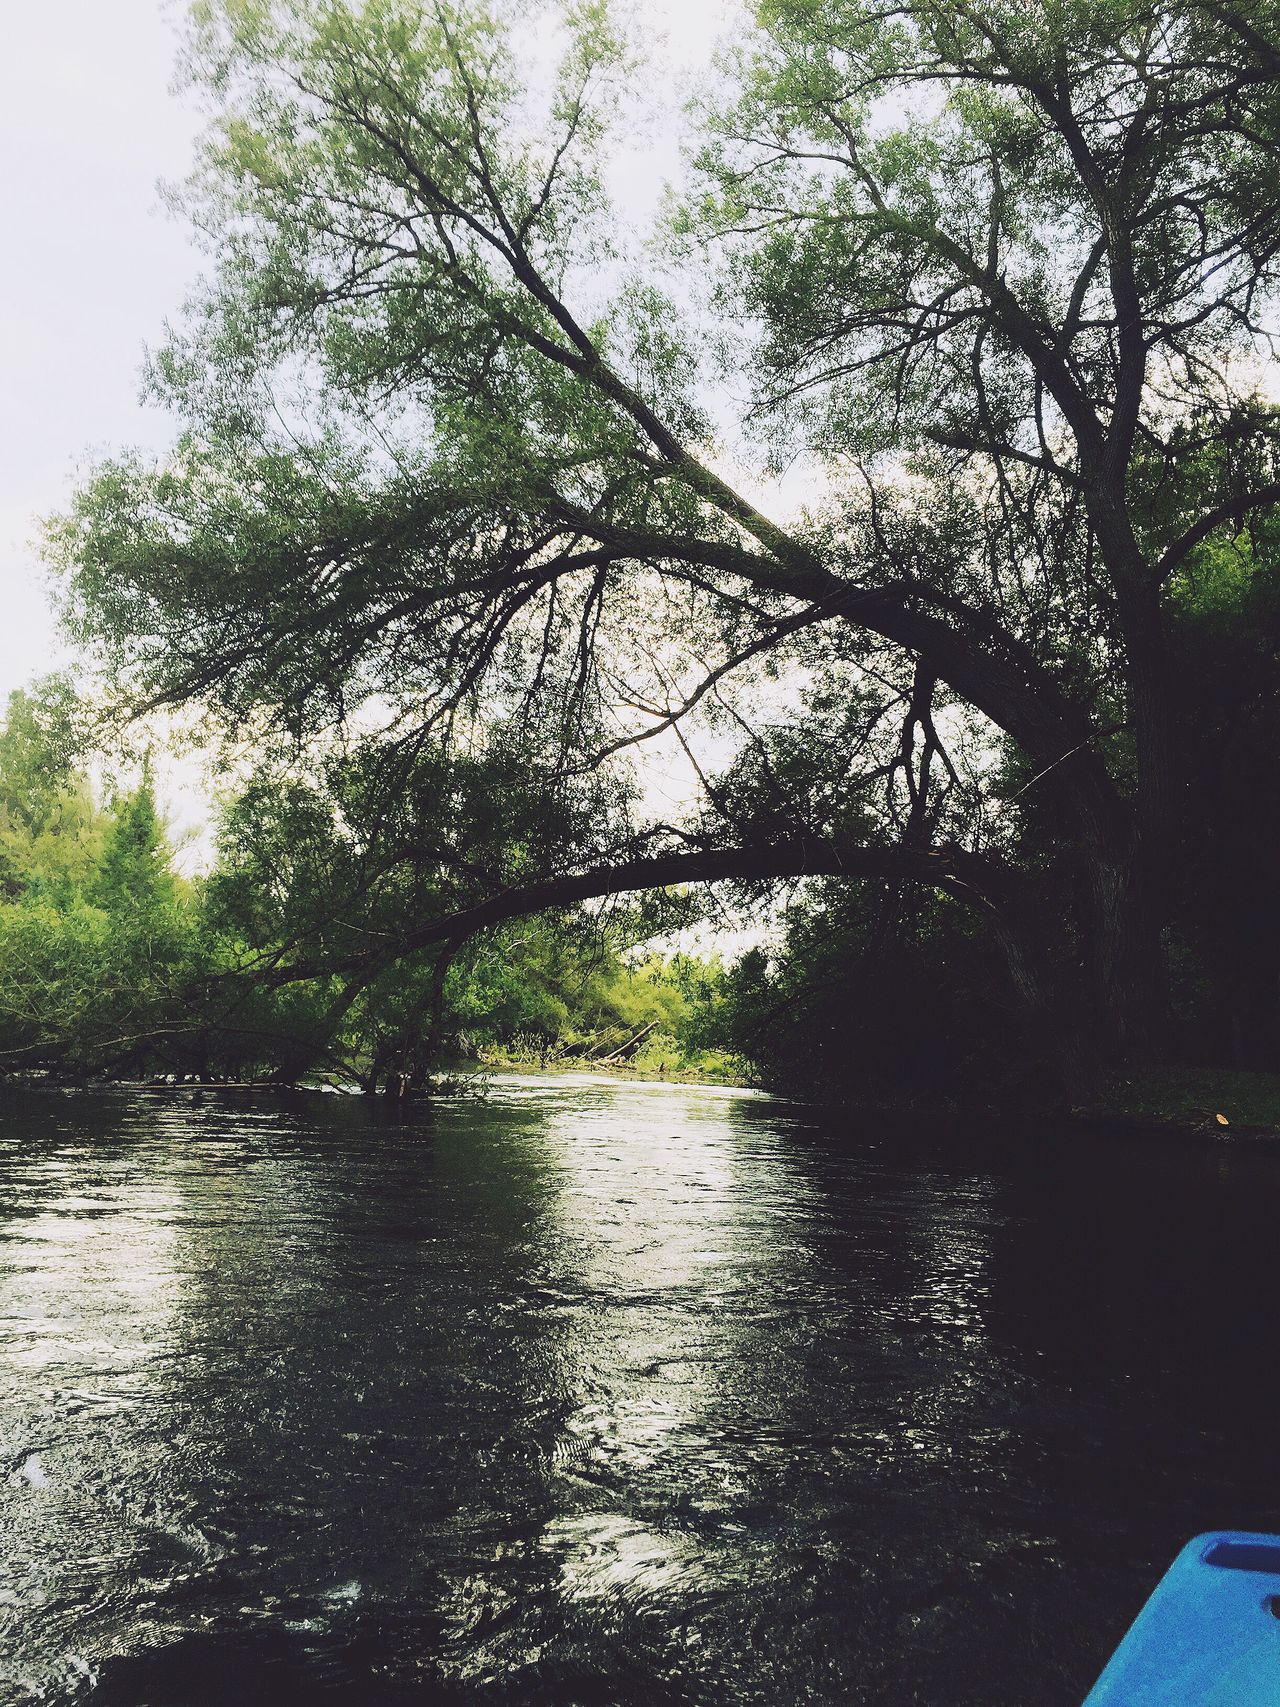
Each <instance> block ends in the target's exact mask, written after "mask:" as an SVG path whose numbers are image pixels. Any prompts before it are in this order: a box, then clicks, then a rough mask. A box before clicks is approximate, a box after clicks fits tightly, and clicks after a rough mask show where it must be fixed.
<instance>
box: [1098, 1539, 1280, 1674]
mask: <svg viewBox="0 0 1280 1707" xmlns="http://www.w3.org/2000/svg"><path fill="white" fill-rule="evenodd" d="M1084 1707H1280V1535H1255V1534H1251V1533H1249V1532H1247V1531H1243V1530H1220V1531H1217V1532H1215V1533H1213V1534H1209V1535H1197V1536H1196V1538H1195V1540H1194V1541H1190V1542H1188V1543H1187V1545H1186V1546H1185V1547H1184V1548H1183V1549H1182V1551H1181V1553H1179V1554H1178V1557H1177V1558H1176V1559H1175V1560H1174V1562H1173V1564H1172V1565H1170V1567H1169V1569H1168V1570H1167V1571H1166V1572H1165V1574H1164V1576H1163V1577H1162V1578H1161V1580H1160V1582H1159V1583H1158V1584H1157V1585H1156V1589H1155V1592H1154V1593H1153V1594H1152V1596H1151V1598H1150V1600H1148V1601H1147V1603H1146V1605H1145V1606H1144V1607H1143V1609H1142V1611H1141V1612H1140V1613H1139V1614H1138V1616H1137V1618H1136V1619H1135V1620H1134V1622H1133V1624H1132V1626H1131V1627H1130V1629H1129V1633H1128V1634H1127V1635H1126V1636H1125V1638H1124V1640H1123V1641H1122V1642H1121V1644H1120V1646H1119V1647H1118V1648H1117V1649H1116V1651H1115V1653H1114V1654H1113V1655H1112V1657H1111V1660H1110V1662H1109V1663H1108V1665H1107V1667H1106V1670H1105V1671H1104V1672H1103V1674H1102V1676H1101V1677H1100V1678H1099V1679H1098V1681H1097V1683H1096V1684H1095V1685H1094V1687H1093V1689H1092V1690H1091V1691H1090V1693H1089V1695H1088V1697H1087V1699H1086V1701H1085V1703H1084Z"/></svg>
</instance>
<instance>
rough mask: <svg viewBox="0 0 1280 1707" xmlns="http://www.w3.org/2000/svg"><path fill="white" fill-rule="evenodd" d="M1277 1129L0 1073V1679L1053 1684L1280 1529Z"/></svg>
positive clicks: (518, 1695)
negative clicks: (1160, 1136) (407, 1103)
mask: <svg viewBox="0 0 1280 1707" xmlns="http://www.w3.org/2000/svg"><path fill="white" fill-rule="evenodd" d="M1278 1212H1280V1158H1275V1157H1273V1156H1272V1155H1270V1154H1268V1153H1266V1152H1264V1151H1261V1150H1248V1149H1245V1148H1243V1147H1240V1148H1232V1147H1228V1146H1223V1147H1220V1148H1218V1149H1216V1150H1215V1149H1210V1148H1206V1147H1204V1146H1201V1145H1198V1144H1192V1145H1172V1146H1170V1145H1167V1144H1155V1143H1153V1142H1152V1141H1141V1140H1112V1141H1110V1142H1104V1141H1102V1140H1097V1141H1089V1142H1083V1141H1082V1140H1081V1139H1080V1138H1079V1137H1073V1138H1071V1139H1069V1140H1067V1139H1063V1138H1061V1137H1054V1136H1053V1135H1051V1134H1048V1133H1045V1132H1041V1131H1037V1130H1035V1129H1033V1128H1028V1129H1027V1130H1025V1131H1022V1132H1018V1133H1013V1134H1004V1135H1001V1136H995V1135H984V1134H981V1133H968V1134H959V1133H955V1132H950V1133H942V1132H934V1133H926V1134H920V1133H911V1132H909V1131H903V1130H900V1129H893V1128H892V1127H891V1126H890V1125H888V1124H887V1123H885V1122H884V1121H882V1120H877V1119H868V1118H867V1117H859V1118H857V1119H853V1118H852V1117H848V1116H845V1117H840V1118H832V1117H824V1116H822V1115H819V1114H815V1113H813V1112H811V1111H806V1110H805V1109H803V1108H801V1107H799V1106H796V1105H789V1104H786V1103H783V1102H779V1101H774V1100H770V1099H768V1098H765V1097H760V1096H754V1095H750V1094H747V1093H734V1092H728V1091H719V1090H710V1089H702V1088H695V1087H687V1086H662V1085H653V1086H645V1085H634V1084H626V1085H610V1084H608V1083H607V1082H601V1080H599V1079H598V1078H591V1079H587V1078H585V1077H583V1078H579V1079H574V1078H560V1079H551V1078H547V1079H537V1078H522V1079H521V1078H511V1079H503V1080H500V1081H497V1082H496V1083H495V1085H494V1087H493V1090H492V1094H491V1095H490V1096H489V1097H488V1098H487V1099H486V1100H483V1101H480V1100H475V1099H467V1100H460V1101H458V1102H456V1103H448V1104H442V1105H440V1106H438V1107H436V1108H434V1109H431V1110H429V1111H414V1112H412V1113H411V1114H409V1115H407V1116H397V1115H396V1114H395V1113H394V1112H389V1111H383V1110H381V1109H370V1108H368V1107H366V1106H365V1105H364V1104H362V1103H359V1102H356V1101H353V1100H348V1099H341V1098H321V1097H310V1098H301V1097H300V1098H297V1099H294V1100H292V1101H280V1100H266V1099H260V1100H253V1099H246V1098H245V1097H243V1096H240V1097H236V1096H235V1095H233V1094H231V1093H221V1094H215V1093H190V1094H187V1093H178V1094H172V1095H168V1096H156V1095H147V1094H144V1093H137V1094H125V1093H111V1094H90V1095H68V1096H57V1095H40V1096H38V1095H31V1096H27V1097H22V1098H19V1097H15V1096H12V1095H10V1096H9V1097H8V1099H7V1101H6V1102H5V1104H4V1105H3V1119H2V1120H0V1232H2V1233H3V1244H2V1245H0V1317H2V1318H3V1343H2V1346H0V1701H2V1702H3V1703H4V1704H5V1707H9V1704H10V1703H14V1704H18V1703H23V1704H25V1703H34V1702H56V1703H62V1702H66V1703H79V1702H82V1701H84V1702H92V1703H95V1704H101V1707H205V1704H214V1703H216V1704H218V1707H232V1704H235V1707H243V1704H248V1707H252V1704H255V1703H263V1704H266V1703H271V1704H272V1707H280V1704H283V1707H288V1704H291V1703H310V1702H317V1703H329V1702H343V1703H349V1704H352V1707H366V1704H367V1707H382V1704H389V1703H397V1704H398V1703H402V1702H415V1703H416V1702H422V1703H435V1702H442V1703H446V1704H452V1703H459V1704H460V1703H475V1704H477V1707H480V1704H484V1707H489V1704H499V1703H501V1704H504V1707H526V1704H528V1707H534V1704H543V1703H547V1704H551V1703H555V1704H557V1707H622V1704H627V1707H632V1704H634V1707H663V1704H677V1703H679V1704H698V1707H704V1704H705V1707H740V1704H747V1703H751V1704H757V1703H758V1704H760V1707H791V1704H795V1703H805V1704H826V1703H832V1704H835V1703H862V1702H866V1703H872V1702H874V1703H887V1704H897V1703H922V1704H924V1703H927V1704H929V1707H959V1704H960V1703H965V1704H972V1707H1001V1704H1009V1707H1013V1704H1017V1707H1029V1704H1032V1703H1034V1704H1036V1707H1054V1704H1058V1703H1061V1704H1064V1707H1065V1704H1071V1703H1078V1702H1079V1700H1080V1697H1081V1696H1082V1695H1083V1693H1084V1692H1085V1690H1086V1689H1087V1687H1088V1685H1089V1683H1090V1682H1091V1681H1092V1678H1093V1676H1094V1675H1095V1673H1096V1671H1097V1670H1098V1668H1099V1666H1100V1665H1101V1663H1102V1661H1103V1659H1104V1658H1105V1656H1106V1654H1107V1653H1108V1652H1109V1651H1110V1648H1111V1647H1112V1646H1113V1644H1114V1642H1115V1641H1116V1640H1117V1639H1118V1637H1119V1635H1120V1634H1121V1632H1122V1630H1123V1629H1124V1627H1125V1626H1126V1625H1127V1623H1128V1621H1129V1619H1130V1618H1131V1617H1132V1615H1133V1614H1134V1612H1135V1611H1136V1610H1137V1608H1138V1605H1139V1604H1140V1602H1141V1600H1142V1599H1143V1597H1144V1595H1145V1593H1146V1592H1147V1590H1148V1588H1149V1587H1150V1585H1151V1583H1152V1582H1153V1581H1154V1579H1155V1577H1156V1576H1157V1575H1158V1574H1159V1572H1160V1570H1161V1569H1162V1568H1163V1566H1164V1564H1165V1563H1166V1562H1167V1560H1168V1558H1169V1557H1170V1556H1171V1555H1172V1553H1173V1552H1174V1550H1175V1549H1176V1548H1177V1547H1178V1546H1179V1545H1180V1544H1181V1543H1182V1542H1183V1541H1184V1540H1185V1539H1186V1538H1187V1537H1188V1536H1189V1535H1191V1534H1192V1533H1193V1532H1194V1531H1196V1530H1197V1529H1200V1528H1205V1527H1212V1526H1219V1525H1238V1526H1241V1527H1249V1528H1257V1529H1265V1528H1269V1527H1280V1467H1278V1464H1277V1417H1278V1415H1280V1407H1278V1405H1277V1399H1278V1397H1280V1377H1278V1376H1277V1360H1276V1351H1277V1308H1276V1303H1277V1300H1276V1289H1275V1285H1274V1276H1275V1262H1274V1251H1275V1246H1276V1226H1277V1216H1278Z"/></svg>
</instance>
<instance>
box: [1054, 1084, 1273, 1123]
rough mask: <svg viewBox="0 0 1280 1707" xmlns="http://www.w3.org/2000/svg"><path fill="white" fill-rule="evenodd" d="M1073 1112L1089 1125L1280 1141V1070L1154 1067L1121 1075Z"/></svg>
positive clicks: (1074, 1116)
mask: <svg viewBox="0 0 1280 1707" xmlns="http://www.w3.org/2000/svg"><path fill="white" fill-rule="evenodd" d="M1071 1113H1072V1118H1073V1119H1075V1120H1078V1121H1081V1122H1082V1123H1085V1124H1088V1125H1092V1126H1104V1125H1105V1126H1110V1127H1112V1128H1113V1129H1114V1128H1115V1127H1117V1126H1118V1127H1120V1128H1121V1129H1123V1130H1128V1131H1144V1132H1145V1131H1149V1132H1178V1133H1194V1134H1199V1135H1202V1136H1206V1137H1217V1138H1223V1139H1231V1138H1274V1139H1280V1074H1278V1073H1253V1072H1244V1071H1238V1070H1226V1069H1222V1068H1209V1067H1165V1068H1153V1069H1149V1070H1148V1071H1146V1072H1141V1073H1128V1074H1124V1075H1121V1076H1119V1077H1117V1078H1116V1079H1114V1080H1113V1081H1112V1082H1111V1084H1110V1085H1108V1086H1107V1088H1106V1090H1105V1092H1104V1093H1103V1094H1102V1096H1101V1097H1099V1099H1098V1100H1097V1102H1096V1103H1090V1104H1087V1105H1084V1106H1082V1107H1079V1108H1075V1109H1073V1110H1072V1111H1071Z"/></svg>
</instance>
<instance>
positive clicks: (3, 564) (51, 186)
mask: <svg viewBox="0 0 1280 1707" xmlns="http://www.w3.org/2000/svg"><path fill="white" fill-rule="evenodd" d="M636 11H637V13H638V16H639V18H640V19H641V20H642V22H643V27H644V32H645V35H646V37H649V38H650V39H651V40H655V41H656V42H657V43H661V42H662V40H663V38H665V43H666V45H665V47H664V46H661V45H658V46H657V53H656V57H657V61H658V63H657V64H656V65H655V67H654V85H653V87H654V91H655V94H657V95H658V97H659V99H661V98H663V96H666V97H668V98H670V97H671V96H675V95H676V94H677V90H678V86H679V84H680V83H682V82H683V81H684V78H685V77H686V76H687V75H688V74H689V73H692V72H696V71H697V70H698V69H699V68H701V67H702V66H704V65H705V64H706V63H707V61H708V59H709V56H710V54H711V51H712V49H713V46H714V44H715V42H716V40H717V39H718V38H719V37H721V35H722V34H723V32H724V31H725V29H726V28H727V27H728V25H729V24H730V22H731V20H732V18H733V16H734V12H735V7H734V3H733V0H639V3H638V5H637V7H636ZM183 15H184V7H183V5H182V4H181V0H176V3H171V0H43V3H42V4H40V5H17V4H10V5H8V6H6V7H5V9H4V34H3V47H4V53H3V55H2V56H0V161H3V167H2V168H0V244H2V245H3V257H4V260H3V265H2V266H0V373H3V379H4V386H3V393H2V396H3V405H2V406H0V705H2V704H3V699H4V697H5V696H6V695H7V694H8V693H9V691H10V690H11V689H12V688H14V687H19V686H21V685H22V684H23V683H24V682H27V681H29V680H30V679H31V678H32V677H34V676H37V675H41V674H43V673H44V672H45V671H47V670H49V669H51V668H54V667H56V666H57V665H58V664H60V663H61V662H63V661H64V660H65V658H66V653H65V651H64V649H63V647H62V645H61V642H60V640H59V638H58V635H57V631H56V625H55V622H54V619H53V615H52V612H51V609H50V604H49V588H48V586H47V582H46V577H45V575H44V573H43V571H42V569H41V566H40V562H39V554H38V549H37V544H36V538H37V534H38V524H39V518H40V517H41V516H42V515H47V514H49V513H51V512H54V511H56V510H57V509H59V508H60V507H61V506H63V505H64V504H65V503H66V501H67V498H68V495H69V493H70V491H71V490H72V487H73V485H74V482H75V479H76V471H77V467H81V468H83V467H84V466H85V465H86V464H87V463H88V462H90V461H92V460H93V458H94V457H95V456H97V455H99V454H101V453H103V452H105V451H109V450H120V449H122V448H124V447H129V446H133V447H140V448H142V449H144V450H145V449H151V450H159V449H161V448H163V446H164V445H165V444H166V443H167V442H168V441H169V438H170V436H171V432H172V428H171V424H170V422H169V421H168V420H167V419H166V417H165V416H164V415H163V414H161V413H160V412H158V411H156V410H154V409H151V408H146V407H144V406H143V405H142V404H141V402H140V401H139V372H140V368H141V363H142V359H143V354H144V350H145V347H146V346H147V345H148V344H154V343H156V342H158V341H159V339H160V338H161V336H162V332H163V326H164V321H165V319H166V317H175V316H176V315H177V314H178V312H179V310H180V309H181V306H182V303H183V300H184V298H185V297H186V295H187V294H188V291H189V290H190V287H191V286H192V284H193V283H194V281H195V279H196V277H197V275H198V273H199V271H200V268H201V265H202V258H201V257H200V256H199V255H198V254H197V253H196V251H195V249H194V247H193V246H192V244H191V242H190V240H189V237H188V233H187V230H186V228H185V226H184V225H183V223H182V222H181V220H179V219H175V218H174V217H173V216H172V215H170V214H168V213H167V212H166V211H165V210H163V209H162V207H161V205H160V197H159V193H158V188H157V186H158V184H159V182H160V181H161V180H169V181H174V180H179V179H181V178H183V177H184V176H185V175H186V172H187V170H188V168H189V165H190V163H191V157H192V148H193V144H194V140H195V137H196V134H197V132H198V130H199V128H200V124H201V116H200V114H199V113H198V112H197V111H196V110H195V107H194V105H193V103H192V102H191V100H190V97H183V96H179V95H177V94H175V93H173V92H172V85H173V80H174V63H175V58H176V54H177V48H178V41H179V31H180V28H181V25H182V19H183ZM673 144H674V135H673V131H672V130H669V129H668V130H665V131H661V130H660V131H659V134H658V138H657V139H656V146H655V154H654V158H653V161H652V167H653V171H652V175H651V176H650V178H649V181H650V183H656V181H657V180H658V179H659V178H660V177H662V176H665V175H667V174H668V173H669V172H670V171H671V170H672V169H673V167H674V165H675V161H676V153H675V148H674V145H673ZM637 168H639V170H640V171H641V172H642V171H643V166H641V163H640V162H636V163H635V164H634V165H633V164H631V163H628V170H627V176H628V177H631V175H632V173H633V172H637ZM637 175H638V173H637ZM167 792H169V793H170V805H171V807H172V808H175V809H176V810H175V814H174V815H175V816H176V818H177V819H178V821H179V822H180V823H181V822H186V823H192V822H198V821H199V819H200V818H201V816H202V815H203V814H202V810H201V808H202V805H203V802H202V800H201V799H199V798H196V797H197V796H199V795H201V793H202V790H201V789H200V786H199V784H198V782H197V781H196V779H195V777H194V774H193V773H192V772H191V770H190V769H189V768H185V769H184V770H183V771H182V772H180V773H179V774H177V775H175V776H174V778H172V779H171V784H170V789H169V790H168V791H167ZM184 795H185V796H186V797H187V798H185V799H183V798H181V797H182V796H184Z"/></svg>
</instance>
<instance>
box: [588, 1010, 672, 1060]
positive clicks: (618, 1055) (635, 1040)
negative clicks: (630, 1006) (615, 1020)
mask: <svg viewBox="0 0 1280 1707" xmlns="http://www.w3.org/2000/svg"><path fill="white" fill-rule="evenodd" d="M657 1026H658V1022H657V1020H656V1019H651V1020H650V1021H649V1023H648V1025H646V1026H645V1027H644V1028H643V1029H642V1030H640V1031H638V1032H637V1033H636V1034H635V1036H634V1037H629V1038H628V1039H627V1041H626V1042H625V1043H624V1044H623V1045H622V1048H621V1049H615V1050H614V1051H613V1053H612V1055H602V1056H601V1057H600V1058H599V1060H598V1061H597V1063H596V1065H597V1066H599V1067H607V1066H608V1065H609V1063H610V1061H620V1060H621V1059H622V1057H623V1056H624V1055H630V1053H631V1051H632V1050H633V1049H634V1048H635V1047H636V1046H637V1044H640V1043H643V1042H644V1040H645V1038H646V1037H648V1035H649V1033H650V1032H651V1031H656V1030H657Z"/></svg>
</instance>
